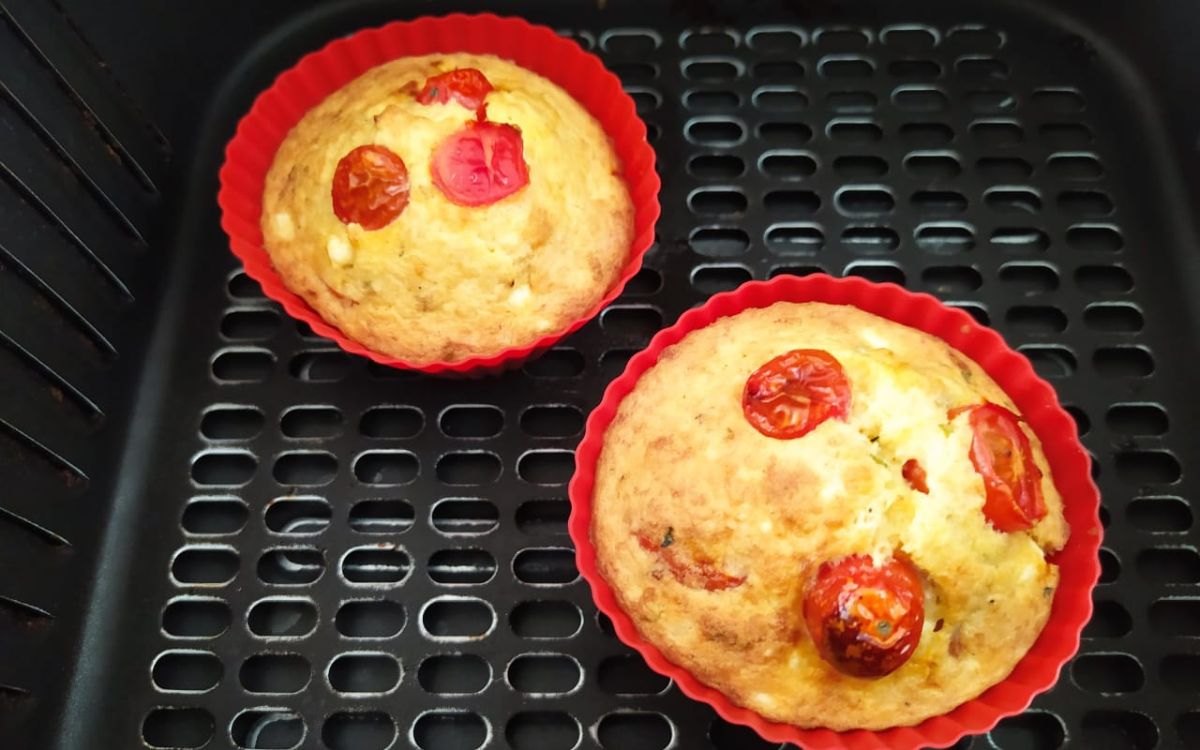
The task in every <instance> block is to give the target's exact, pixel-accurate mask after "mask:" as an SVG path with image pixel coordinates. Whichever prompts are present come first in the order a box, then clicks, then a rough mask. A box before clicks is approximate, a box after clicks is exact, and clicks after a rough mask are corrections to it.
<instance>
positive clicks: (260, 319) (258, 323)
mask: <svg viewBox="0 0 1200 750" xmlns="http://www.w3.org/2000/svg"><path fill="white" fill-rule="evenodd" d="M279 323H280V321H279V314H278V313H277V312H275V311H274V310H231V311H229V312H227V313H225V317H224V318H222V319H221V335H222V336H224V337H225V338H227V339H231V340H235V341H236V340H245V341H253V340H256V339H269V338H271V337H272V336H274V335H275V332H276V331H278V330H279Z"/></svg>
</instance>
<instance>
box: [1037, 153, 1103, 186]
mask: <svg viewBox="0 0 1200 750" xmlns="http://www.w3.org/2000/svg"><path fill="white" fill-rule="evenodd" d="M1046 169H1047V171H1048V172H1049V174H1050V176H1051V177H1056V178H1058V179H1060V180H1098V179H1100V178H1101V177H1103V176H1104V165H1103V164H1101V163H1100V159H1098V158H1097V157H1096V156H1095V155H1094V154H1087V153H1059V154H1053V155H1052V156H1050V158H1049V159H1047V160H1046Z"/></svg>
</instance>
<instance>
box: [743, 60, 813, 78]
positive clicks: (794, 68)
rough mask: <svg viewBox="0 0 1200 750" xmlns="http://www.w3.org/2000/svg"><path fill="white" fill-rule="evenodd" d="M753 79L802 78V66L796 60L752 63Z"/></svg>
mask: <svg viewBox="0 0 1200 750" xmlns="http://www.w3.org/2000/svg"><path fill="white" fill-rule="evenodd" d="M753 77H754V78H756V79H762V78H789V79H796V78H802V77H804V65H803V64H801V63H800V62H799V61H797V60H763V61H761V62H756V63H754V72H753Z"/></svg>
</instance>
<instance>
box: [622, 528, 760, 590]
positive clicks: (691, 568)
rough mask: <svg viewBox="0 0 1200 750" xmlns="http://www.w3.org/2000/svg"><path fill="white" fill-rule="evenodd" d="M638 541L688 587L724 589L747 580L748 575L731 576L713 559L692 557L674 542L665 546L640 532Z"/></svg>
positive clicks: (739, 584) (675, 577)
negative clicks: (715, 563)
mask: <svg viewBox="0 0 1200 750" xmlns="http://www.w3.org/2000/svg"><path fill="white" fill-rule="evenodd" d="M668 538H669V537H668ZM637 541H638V546H639V547H641V548H642V549H644V550H646V551H647V552H651V553H653V554H655V555H658V557H659V559H660V560H662V561H663V564H664V565H666V566H667V570H669V571H670V572H671V576H672V577H673V578H674V579H675V580H676V581H678V582H679V583H681V584H683V585H684V586H687V587H688V588H693V589H704V590H705V591H724V590H725V589H731V588H734V587H736V586H741V585H742V584H743V583H745V582H746V576H731V575H729V574H728V573H726V572H724V571H723V570H721V569H720V568H718V567H717V566H716V565H714V564H713V562H712V561H711V560H702V559H698V558H690V557H689V556H688V555H687V554H686V553H684V552H681V551H679V550H677V549H675V547H674V546H673V544H670V545H668V546H665V547H664V546H663V544H664V543H663V542H656V541H655V540H653V539H651V538H650V537H648V536H646V535H645V534H638V535H637Z"/></svg>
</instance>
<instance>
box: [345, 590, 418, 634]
mask: <svg viewBox="0 0 1200 750" xmlns="http://www.w3.org/2000/svg"><path fill="white" fill-rule="evenodd" d="M406 620H407V618H406V616H405V613H404V605H402V604H400V602H394V601H390V600H387V599H356V600H352V601H348V602H345V603H344V604H342V606H341V607H340V608H338V611H337V615H335V616H334V618H333V624H334V627H336V628H337V631H338V632H339V633H341V634H342V635H343V636H345V637H346V638H371V639H381V638H392V637H394V636H397V635H399V634H400V631H402V630H404V624H405V622H406Z"/></svg>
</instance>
